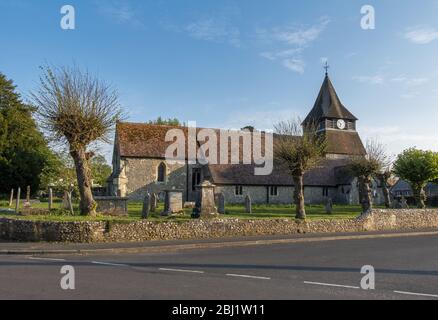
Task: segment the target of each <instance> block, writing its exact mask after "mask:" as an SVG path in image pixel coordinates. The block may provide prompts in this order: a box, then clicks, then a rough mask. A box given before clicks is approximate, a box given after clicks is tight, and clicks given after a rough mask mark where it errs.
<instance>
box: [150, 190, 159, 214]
mask: <svg viewBox="0 0 438 320" xmlns="http://www.w3.org/2000/svg"><path fill="white" fill-rule="evenodd" d="M157 206H158V196H157V194H156V193H152V194H151V201H150V212H155V211H157Z"/></svg>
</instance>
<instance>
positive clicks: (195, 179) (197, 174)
mask: <svg viewBox="0 0 438 320" xmlns="http://www.w3.org/2000/svg"><path fill="white" fill-rule="evenodd" d="M200 184H201V170H199V169H194V170H193V174H192V190H193V191H195V190H196V186H198V185H200Z"/></svg>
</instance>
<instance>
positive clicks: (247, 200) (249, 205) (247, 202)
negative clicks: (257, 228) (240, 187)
mask: <svg viewBox="0 0 438 320" xmlns="http://www.w3.org/2000/svg"><path fill="white" fill-rule="evenodd" d="M245 212H246V213H250V214H251V213H252V201H251V196H250V195H247V196H246V197H245Z"/></svg>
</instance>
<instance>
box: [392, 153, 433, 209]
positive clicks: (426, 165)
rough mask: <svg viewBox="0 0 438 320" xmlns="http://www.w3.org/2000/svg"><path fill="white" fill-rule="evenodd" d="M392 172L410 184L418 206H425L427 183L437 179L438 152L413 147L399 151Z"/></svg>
mask: <svg viewBox="0 0 438 320" xmlns="http://www.w3.org/2000/svg"><path fill="white" fill-rule="evenodd" d="M394 173H395V174H396V175H397V176H398V177H400V178H401V179H403V180H406V181H407V182H409V184H410V185H411V188H412V191H413V192H414V197H415V200H416V202H417V206H418V208H425V207H426V204H425V202H426V192H425V191H424V188H425V187H426V185H427V183H428V182H430V181H434V180H435V179H438V153H436V152H432V151H423V150H418V149H415V148H411V149H407V150H405V151H404V152H403V153H401V154H400V155H399V156H398V158H397V160H396V161H395V163H394Z"/></svg>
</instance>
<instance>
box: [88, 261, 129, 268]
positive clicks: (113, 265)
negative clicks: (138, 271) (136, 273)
mask: <svg viewBox="0 0 438 320" xmlns="http://www.w3.org/2000/svg"><path fill="white" fill-rule="evenodd" d="M91 263H92V264H98V265H102V266H112V267H129V265H127V264H119V263H110V262H99V261H91Z"/></svg>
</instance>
